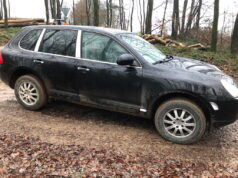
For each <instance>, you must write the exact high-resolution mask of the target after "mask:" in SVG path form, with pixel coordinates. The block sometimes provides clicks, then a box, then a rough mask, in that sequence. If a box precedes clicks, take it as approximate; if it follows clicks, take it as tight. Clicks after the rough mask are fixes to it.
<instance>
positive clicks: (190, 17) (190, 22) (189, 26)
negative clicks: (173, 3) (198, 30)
mask: <svg viewBox="0 0 238 178" xmlns="http://www.w3.org/2000/svg"><path fill="white" fill-rule="evenodd" d="M194 6H195V0H192V1H191V7H190V13H189V16H188V21H187V25H186V32H187V31H189V30H191V28H192V23H193V18H194V9H195V7H194Z"/></svg>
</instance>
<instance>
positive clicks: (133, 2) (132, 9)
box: [130, 0, 135, 32]
mask: <svg viewBox="0 0 238 178" xmlns="http://www.w3.org/2000/svg"><path fill="white" fill-rule="evenodd" d="M134 6H135V1H134V0H132V7H131V20H130V21H131V23H130V25H131V32H132V31H133V14H134Z"/></svg>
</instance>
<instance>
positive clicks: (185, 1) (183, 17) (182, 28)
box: [181, 0, 188, 34]
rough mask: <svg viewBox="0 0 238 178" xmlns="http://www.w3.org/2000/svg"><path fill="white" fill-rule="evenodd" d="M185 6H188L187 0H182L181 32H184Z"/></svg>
mask: <svg viewBox="0 0 238 178" xmlns="http://www.w3.org/2000/svg"><path fill="white" fill-rule="evenodd" d="M187 6H188V0H184V4H183V16H182V26H181V34H184V31H185V20H186V12H187Z"/></svg>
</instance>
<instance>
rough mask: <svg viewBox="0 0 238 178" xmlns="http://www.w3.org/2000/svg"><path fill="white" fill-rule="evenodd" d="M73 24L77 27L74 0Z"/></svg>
mask: <svg viewBox="0 0 238 178" xmlns="http://www.w3.org/2000/svg"><path fill="white" fill-rule="evenodd" d="M73 24H74V25H75V24H76V22H75V3H74V0H73Z"/></svg>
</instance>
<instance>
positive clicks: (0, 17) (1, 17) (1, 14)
mask: <svg viewBox="0 0 238 178" xmlns="http://www.w3.org/2000/svg"><path fill="white" fill-rule="evenodd" d="M2 19H3V4H2V0H0V20H2Z"/></svg>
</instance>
